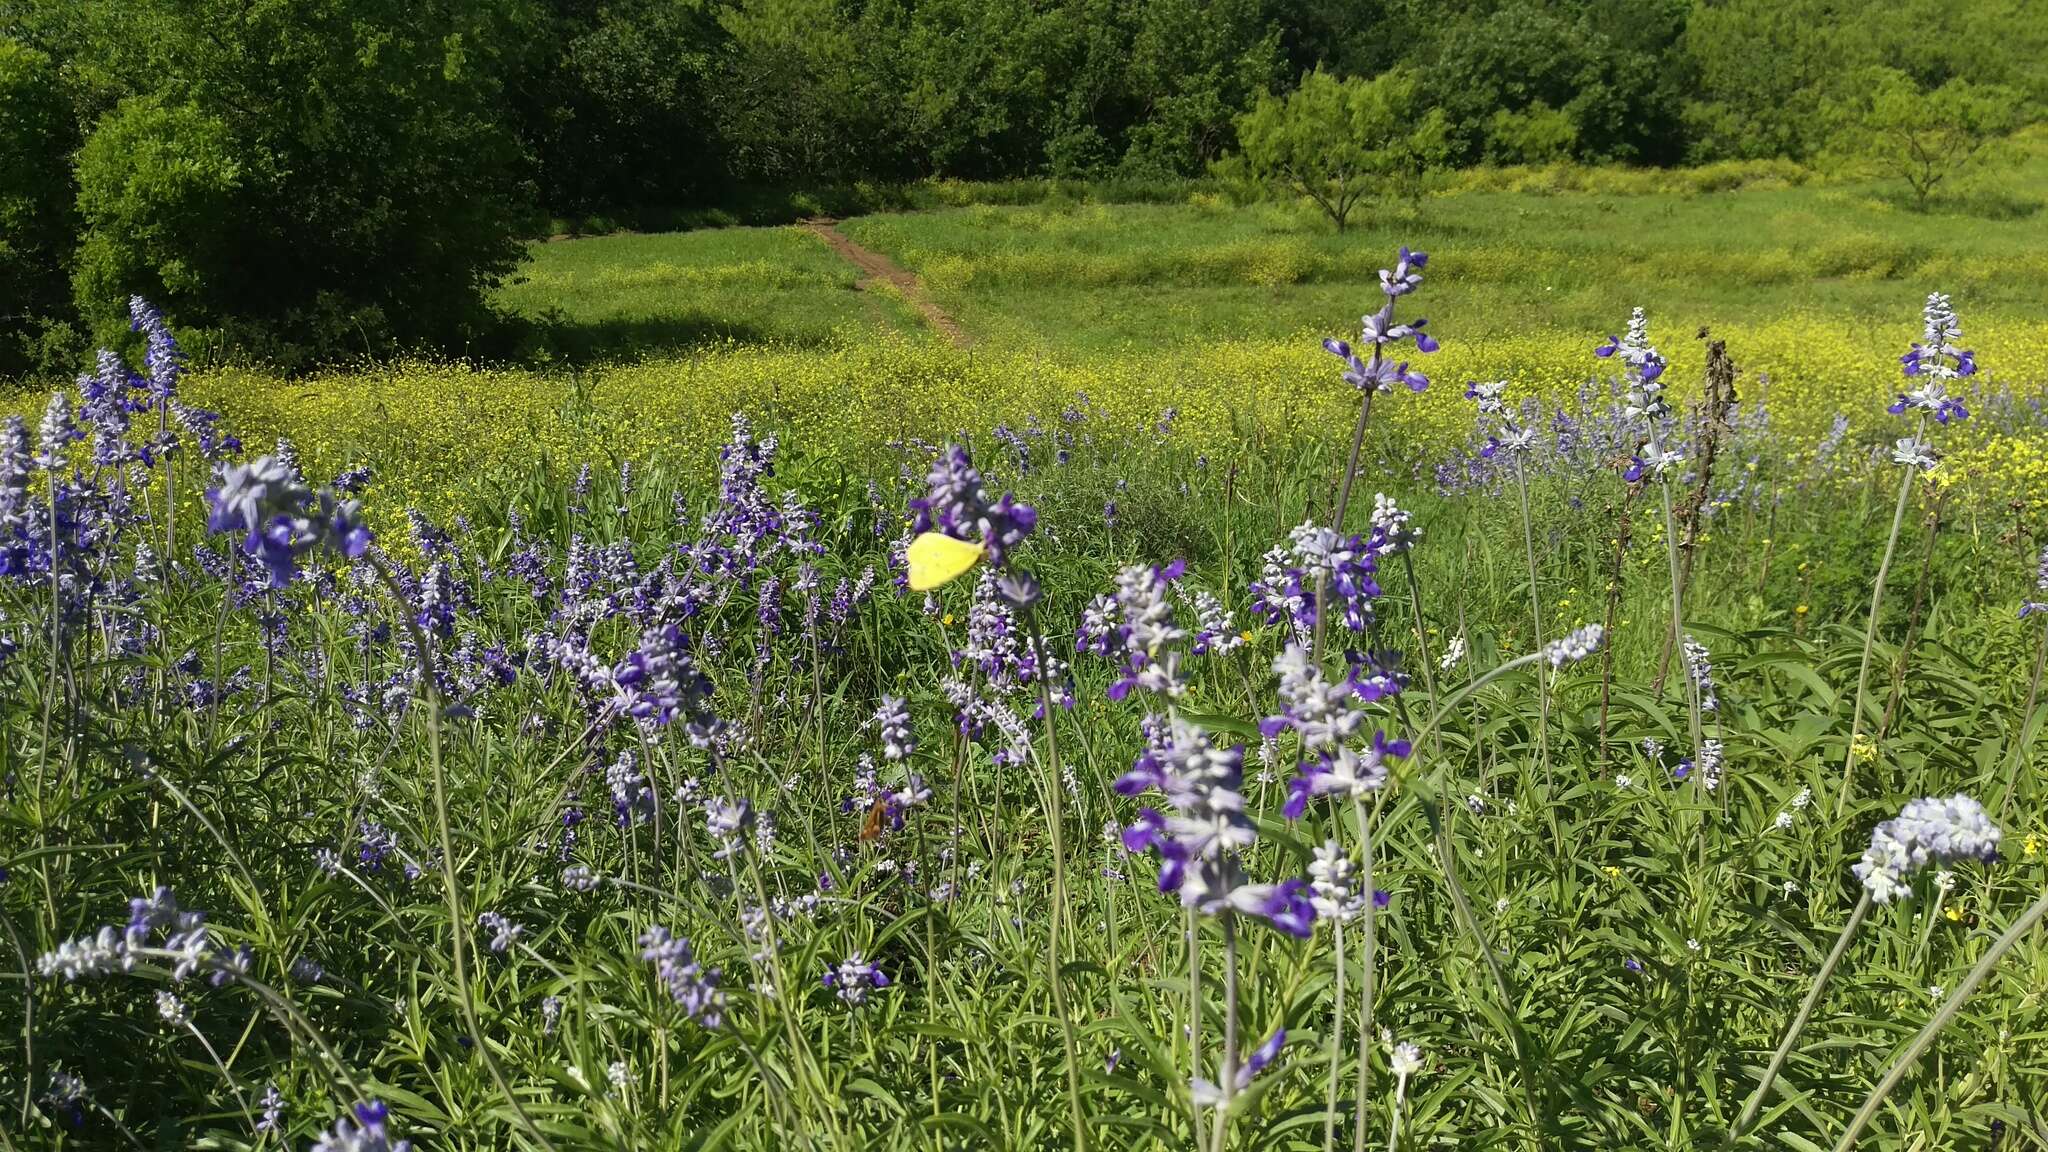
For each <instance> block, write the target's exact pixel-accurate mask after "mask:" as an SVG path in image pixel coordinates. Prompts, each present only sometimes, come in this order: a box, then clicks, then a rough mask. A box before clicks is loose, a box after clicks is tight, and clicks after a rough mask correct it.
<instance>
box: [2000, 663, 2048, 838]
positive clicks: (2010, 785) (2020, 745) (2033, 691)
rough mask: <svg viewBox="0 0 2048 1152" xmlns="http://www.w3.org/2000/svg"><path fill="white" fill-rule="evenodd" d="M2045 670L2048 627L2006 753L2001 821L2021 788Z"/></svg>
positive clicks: (2047, 666)
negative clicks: (2029, 731)
mask: <svg viewBox="0 0 2048 1152" xmlns="http://www.w3.org/2000/svg"><path fill="white" fill-rule="evenodd" d="M2044 669H2048V627H2044V628H2042V629H2041V643H2040V644H2039V645H2038V646H2037V647H2036V648H2035V649H2034V675H2033V678H2032V679H2030V680H2028V681H2027V703H2026V706H2025V707H2022V708H2021V709H2020V722H2019V729H2018V730H2017V731H2015V732H2014V733H2013V734H2012V748H2011V749H2009V750H2008V751H2007V752H2006V757H2007V758H2008V759H2009V760H2010V761H2011V762H2012V763H2011V764H2010V765H2009V766H2008V767H2007V768H2006V772H2005V798H2004V799H2003V800H2000V801H1999V802H1998V818H1999V819H2000V820H2003V819H2005V816H2006V813H2008V812H2010V811H2012V796H2013V793H2014V791H2016V790H2017V789H2018V788H2019V783H2020V764H2021V763H2022V762H2023V761H2024V760H2025V756H2024V752H2025V749H2026V745H2027V743H2028V740H2027V723H2028V721H2029V720H2031V719H2032V718H2033V715H2034V701H2035V700H2037V699H2039V698H2040V695H2041V673H2042V671H2043V670H2044Z"/></svg>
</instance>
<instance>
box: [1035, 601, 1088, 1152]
mask: <svg viewBox="0 0 2048 1152" xmlns="http://www.w3.org/2000/svg"><path fill="white" fill-rule="evenodd" d="M1031 658H1032V660H1033V661H1034V662H1035V664H1036V666H1037V667H1038V668H1039V669H1040V670H1041V675H1040V676H1039V677H1038V706H1039V711H1040V712H1042V713H1044V717H1045V763H1046V765H1047V768H1048V771H1047V772H1046V773H1045V776H1046V781H1045V797H1046V823H1047V824H1048V825H1049V826H1050V827H1051V829H1052V914H1051V915H1050V916H1047V917H1046V921H1047V927H1046V945H1045V966H1046V974H1047V975H1048V976H1050V977H1051V979H1052V1003H1053V1011H1054V1012H1056V1013H1058V1014H1059V1018H1060V1039H1061V1042H1062V1043H1063V1044H1064V1045H1065V1047H1066V1057H1067V1112H1068V1117H1069V1119H1070V1120H1071V1121H1072V1122H1073V1127H1074V1149H1075V1152H1088V1125H1087V1121H1086V1120H1085V1119H1084V1118H1083V1116H1082V1113H1081V1070H1080V1054H1079V1051H1078V1049H1077V1046H1076V1044H1075V1041H1074V1018H1073V1017H1072V1016H1070V1015H1069V1014H1068V1013H1067V993H1066V987H1065V981H1064V979H1063V978H1062V976H1061V974H1060V967H1061V965H1060V924H1061V922H1062V921H1064V920H1065V919H1066V918H1067V915H1068V909H1067V864H1066V860H1067V854H1066V845H1065V838H1064V833H1063V831H1062V829H1061V824H1062V823H1063V820H1062V818H1061V815H1060V791H1061V789H1062V788H1063V787H1064V782H1063V781H1062V779H1061V773H1060V741H1059V729H1058V728H1057V726H1055V725H1054V724H1053V720H1052V717H1053V703H1052V685H1051V682H1050V681H1049V679H1048V678H1047V677H1046V676H1045V675H1043V674H1042V673H1043V670H1044V669H1045V668H1046V667H1048V665H1047V664H1046V662H1045V641H1044V639H1043V638H1042V637H1041V636H1040V635H1039V629H1038V628H1037V627H1036V626H1035V625H1034V627H1033V628H1032V630H1031Z"/></svg>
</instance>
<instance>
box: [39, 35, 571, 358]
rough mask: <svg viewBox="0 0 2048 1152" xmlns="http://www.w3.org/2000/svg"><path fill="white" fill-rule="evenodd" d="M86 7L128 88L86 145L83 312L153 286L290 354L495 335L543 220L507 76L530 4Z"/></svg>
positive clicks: (109, 326)
mask: <svg viewBox="0 0 2048 1152" xmlns="http://www.w3.org/2000/svg"><path fill="white" fill-rule="evenodd" d="M77 10H78V11H80V12H81V13H82V16H81V17H80V18H81V20H84V21H86V22H87V23H86V24H85V25H84V27H85V28H86V29H87V31H85V32H83V33H81V37H82V38H81V39H80V40H79V42H78V44H77V50H78V51H80V52H81V53H92V52H98V53H100V54H101V55H102V56H103V57H104V58H105V60H106V61H107V62H106V63H105V64H104V67H105V68H106V69H107V71H108V73H109V76H108V77H107V78H105V79H104V85H105V86H108V87H122V86H125V87H126V88H127V89H128V90H129V94H128V95H127V96H125V98H123V99H121V100H119V101H118V103H116V104H114V105H113V107H112V110H111V111H110V112H108V113H107V114H106V115H104V116H101V117H98V118H97V122H96V124H95V126H94V128H93V130H92V135H91V137H90V138H89V139H88V140H87V142H86V144H85V146H84V149H83V151H82V152H81V154H80V157H79V169H80V173H79V181H80V189H79V210H80V212H79V214H80V224H81V226H82V228H83V235H82V237H81V253H80V258H79V267H78V269H77V272H76V274H75V276H74V277H73V280H74V284H75V288H76V298H77V301H78V306H79V311H80V312H81V314H82V315H83V316H84V317H85V319H86V320H87V321H88V322H89V323H91V324H93V325H94V326H95V327H96V328H98V329H99V330H100V331H102V332H105V333H108V334H109V335H111V334H112V332H114V331H116V330H118V328H119V327H120V326H121V325H122V313H120V312H119V311H118V309H120V308H122V307H123V306H124V302H125V301H126V299H127V298H128V296H129V295H130V294H132V293H138V292H139V293H145V294H149V295H152V296H153V297H155V298H158V299H159V300H160V302H161V303H162V304H163V305H165V306H166V308H167V310H168V311H170V313H171V314H172V315H175V316H177V317H178V318H179V319H180V320H181V321H182V322H183V323H186V324H189V325H192V326H194V327H197V328H201V329H211V330H215V331H217V332H219V333H220V334H221V336H222V338H223V340H224V341H225V343H226V345H227V347H228V348H229V349H230V350H231V351H235V352H241V353H248V354H254V355H256V356H259V357H262V358H265V359H270V360H273V361H275V362H277V363H279V364H281V365H283V366H286V367H291V366H296V365H299V364H303V363H307V362H311V361H315V360H326V359H333V358H336V357H340V356H345V355H352V354H361V353H363V352H366V351H370V352H390V351H392V350H394V349H398V348H405V347H415V346H419V347H438V348H442V349H448V350H457V349H461V348H464V347H466V346H468V345H469V343H470V342H471V341H473V340H474V339H476V338H477V337H478V336H479V335H480V334H482V333H484V332H485V331H487V330H488V328H489V313H488V311H487V309H486V306H485V292H486V291H487V289H488V288H489V287H490V286H492V285H493V284H495V283H496V282H497V281H498V280H499V279H500V278H502V277H503V276H504V275H505V274H506V273H507V272H509V271H510V270H511V269H512V268H513V267H514V266H515V265H516V264H517V262H518V261H519V259H521V257H522V255H523V252H524V248H523V245H522V244H521V243H520V240H519V237H520V235H521V234H522V232H523V231H524V230H525V229H526V227H527V225H528V224H529V223H531V222H533V221H532V220H531V219H530V217H529V213H528V210H526V209H524V208H522V207H521V206H520V205H521V203H522V201H523V200H524V199H525V198H526V197H527V196H528V195H530V190H528V189H524V188H522V187H521V185H520V184H519V183H518V181H517V179H516V177H517V169H518V165H519V164H520V163H521V157H520V153H519V149H518V146H517V142H516V140H515V139H514V138H513V136H512V135H511V133H510V132H509V130H508V129H507V128H506V127H505V125H504V122H503V114H502V95H501V92H500V85H499V80H498V77H499V76H500V75H501V74H502V70H503V69H504V68H505V67H506V66H507V64H506V61H505V60H504V55H505V52H506V49H507V45H508V44H509V43H511V42H512V38H513V36H514V35H515V32H516V31H517V30H516V29H515V28H514V27H513V22H514V17H516V16H517V14H518V13H519V12H520V11H522V10H523V0H489V2H478V3H472V4H464V5H457V6H441V5H424V6H422V5H414V4H412V3H410V0H302V2H297V3H293V4H289V5H261V6H253V7H252V6H248V5H244V4H241V3H240V2H239V0H136V2H132V3H120V4H118V5H116V3H115V0H84V2H83V3H81V4H79V5H78V6H77ZM82 66H83V65H82ZM93 66H100V65H99V64H98V63H97V61H96V62H95V63H94V65H93Z"/></svg>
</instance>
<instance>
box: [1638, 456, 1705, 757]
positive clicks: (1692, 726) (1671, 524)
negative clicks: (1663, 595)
mask: <svg viewBox="0 0 2048 1152" xmlns="http://www.w3.org/2000/svg"><path fill="white" fill-rule="evenodd" d="M1650 441H1651V445H1652V446H1651V449H1650V450H1651V451H1652V452H1657V453H1658V454H1659V459H1662V452H1661V449H1660V448H1659V447H1657V443H1658V437H1657V432H1656V425H1655V423H1654V422H1653V423H1652V424H1651V426H1650ZM1657 491H1658V493H1659V495H1660V496H1661V498H1662V500H1663V505H1664V551H1665V556H1666V560H1667V562H1668V563H1669V565H1670V569H1671V631H1670V634H1669V635H1667V636H1666V637H1665V640H1664V642H1665V643H1666V644H1668V645H1670V649H1669V650H1670V651H1673V652H1676V651H1679V650H1681V649H1683V648H1684V647H1685V577H1684V575H1683V574H1682V572H1683V569H1682V567H1681V564H1682V562H1681V561H1680V560H1679V558H1678V520H1677V517H1676V516H1674V515H1673V514H1672V511H1671V481H1670V480H1668V479H1665V478H1662V477H1660V478H1659V479H1658V481H1657ZM1684 681H1685V685H1686V690H1685V691H1686V697H1685V699H1686V722H1687V735H1689V736H1691V737H1692V755H1693V760H1694V761H1695V762H1697V761H1698V760H1699V755H1700V699H1699V693H1698V692H1697V691H1696V690H1695V688H1696V686H1695V685H1694V684H1693V682H1692V678H1691V677H1690V676H1687V677H1684ZM1661 682H1662V675H1661V674H1660V675H1659V683H1660V688H1661Z"/></svg>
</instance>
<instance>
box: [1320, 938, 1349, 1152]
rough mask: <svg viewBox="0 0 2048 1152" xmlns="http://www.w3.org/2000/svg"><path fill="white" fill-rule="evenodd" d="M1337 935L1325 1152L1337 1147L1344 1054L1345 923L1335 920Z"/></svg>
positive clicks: (1325, 1107) (1324, 1123)
mask: <svg viewBox="0 0 2048 1152" xmlns="http://www.w3.org/2000/svg"><path fill="white" fill-rule="evenodd" d="M1331 924H1332V926H1333V927H1334V928H1335V930H1336V934H1337V1004H1336V1007H1335V1008H1333V1009H1332V1010H1331V1012H1330V1086H1329V1091H1328V1094H1327V1095H1326V1096H1325V1097H1324V1100H1323V1152H1331V1150H1332V1149H1334V1148H1335V1147H1336V1146H1337V1064H1338V1061H1339V1059H1340V1058H1341V1056H1342V1054H1343V1052H1344V921H1343V920H1342V919H1333V920H1332V921H1331Z"/></svg>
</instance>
